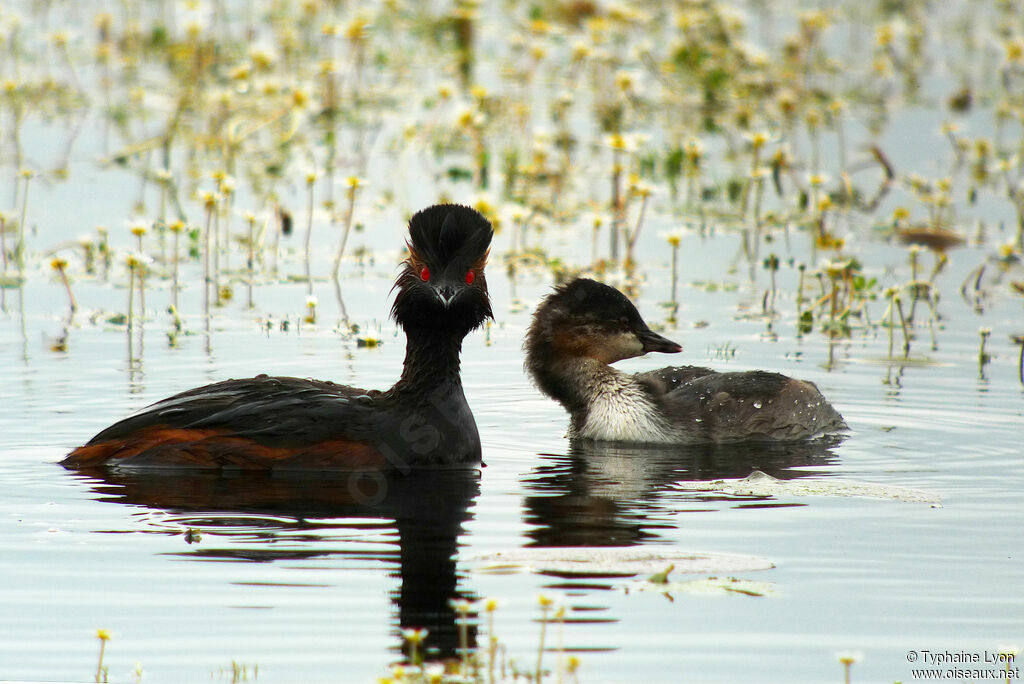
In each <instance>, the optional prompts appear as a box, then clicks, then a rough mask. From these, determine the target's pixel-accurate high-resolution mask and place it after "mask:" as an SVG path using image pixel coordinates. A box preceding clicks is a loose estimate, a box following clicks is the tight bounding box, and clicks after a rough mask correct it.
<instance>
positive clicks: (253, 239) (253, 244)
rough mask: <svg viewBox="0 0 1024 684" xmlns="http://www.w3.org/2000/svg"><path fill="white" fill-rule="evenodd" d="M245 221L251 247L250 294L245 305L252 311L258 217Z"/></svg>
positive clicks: (248, 258)
mask: <svg viewBox="0 0 1024 684" xmlns="http://www.w3.org/2000/svg"><path fill="white" fill-rule="evenodd" d="M245 220H246V222H247V223H248V224H249V239H248V247H249V249H248V255H247V257H246V268H247V270H248V271H249V274H248V275H249V279H248V280H249V282H248V283H247V290H248V292H247V295H246V299H245V304H246V306H247V307H249V308H250V309H251V308H253V303H252V284H253V280H254V279H255V277H256V274H255V270H254V269H255V265H256V256H255V250H256V237H255V235H254V233H255V232H256V230H255V229H256V217H255V216H253V215H252V214H249V215H247V216H246V218H245Z"/></svg>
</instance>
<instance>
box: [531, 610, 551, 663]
mask: <svg viewBox="0 0 1024 684" xmlns="http://www.w3.org/2000/svg"><path fill="white" fill-rule="evenodd" d="M549 607H550V604H545V603H544V602H543V601H542V602H541V606H540V643H539V644H538V645H537V667H536V669H535V671H534V675H533V681H535V682H539V681H541V675H542V674H543V672H544V671H543V670H542V669H541V666H542V665H543V664H544V635H545V633H546V632H547V626H548V608H549Z"/></svg>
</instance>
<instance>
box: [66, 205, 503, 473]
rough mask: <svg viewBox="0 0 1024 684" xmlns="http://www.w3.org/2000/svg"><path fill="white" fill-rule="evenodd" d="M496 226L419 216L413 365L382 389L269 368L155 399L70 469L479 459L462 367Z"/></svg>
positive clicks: (403, 286)
mask: <svg viewBox="0 0 1024 684" xmlns="http://www.w3.org/2000/svg"><path fill="white" fill-rule="evenodd" d="M491 236H492V231H491V226H490V224H489V223H488V222H487V220H486V219H484V218H483V216H481V215H480V214H478V213H477V212H475V211H473V210H472V209H469V208H467V207H463V206H459V205H453V204H442V205H437V206H433V207H429V208H427V209H424V210H423V211H420V212H419V213H417V214H416V215H415V216H413V217H412V219H411V220H410V221H409V243H408V247H409V257H408V258H407V259H406V260H405V262H404V263H403V266H402V271H401V273H400V274H399V276H398V279H397V281H396V282H395V288H396V289H397V290H398V292H397V294H396V296H395V301H394V305H393V306H392V308H391V315H392V317H393V318H394V319H395V321H397V322H398V324H399V325H400V326H401V327H402V328H403V329H404V330H405V334H406V338H407V342H406V352H405V366H404V369H403V371H402V376H401V378H400V379H399V380H398V382H397V383H395V385H394V386H393V387H392V388H391V389H389V390H387V391H384V392H381V391H377V390H369V391H368V390H364V389H358V388H355V387H348V386H345V385H337V384H335V383H333V382H327V381H322V380H305V379H299V378H287V377H268V376H266V375H259V376H256V377H254V378H248V379H245V380H225V381H223V382H218V383H215V384H212V385H207V386H205V387H199V388H196V389H192V390H188V391H186V392H182V393H181V394H177V395H175V396H173V397H170V398H168V399H164V400H163V401H160V402H157V403H156V404H153V405H152V406H149V407H148V408H145V409H143V410H142V411H141V412H139V413H137V414H135V415H133V416H131V417H129V418H126V419H124V420H122V421H120V422H118V423H115V424H114V425H112V426H111V427H108V428H107V429H106V430H103V431H102V432H100V433H99V434H98V435H96V436H95V437H93V438H92V440H90V441H89V443H88V444H86V445H85V446H82V447H79V448H77V449H75V450H74V451H72V452H71V453H70V454H69V455H68V456H67V458H65V459H64V461H63V465H65V466H67V467H69V468H91V467H102V466H114V467H132V468H134V467H157V468H161V467H186V468H241V469H274V470H277V469H304V470H308V469H352V468H355V469H400V470H404V469H406V468H409V467H414V466H422V465H454V464H464V463H472V462H476V461H479V460H480V437H479V434H478V433H477V428H476V422H475V421H474V419H473V414H472V412H471V411H470V409H469V405H468V404H467V403H466V397H465V395H464V394H463V391H462V381H461V379H460V376H459V354H460V351H461V349H462V340H463V338H464V337H465V336H466V335H467V334H468V333H469V332H470V331H472V330H474V329H475V328H477V327H479V326H480V325H481V324H482V323H483V322H484V321H485V320H486V319H488V318H491V317H492V315H491V304H490V299H489V298H488V294H487V280H486V279H485V277H484V265H485V263H486V261H487V253H488V249H489V246H490V243H491Z"/></svg>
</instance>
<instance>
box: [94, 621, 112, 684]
mask: <svg viewBox="0 0 1024 684" xmlns="http://www.w3.org/2000/svg"><path fill="white" fill-rule="evenodd" d="M96 636H97V637H98V638H99V640H100V657H99V661H98V662H97V663H96V681H97V682H102V681H104V680H105V679H106V677H104V669H105V668H104V667H103V654H104V653H105V652H106V650H107V641H109V640H110V634H109V633H108V632H107V631H106V630H104V629H100V630H97V631H96Z"/></svg>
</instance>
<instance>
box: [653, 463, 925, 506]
mask: <svg viewBox="0 0 1024 684" xmlns="http://www.w3.org/2000/svg"><path fill="white" fill-rule="evenodd" d="M672 488H673V489H676V490H679V491H688V492H721V493H723V494H730V495H733V496H755V497H778V496H855V497H863V498H869V499H890V500H893V501H903V502H906V503H926V504H931V505H932V507H941V502H942V499H941V497H939V495H938V494H933V493H931V492H926V491H923V490H920V489H909V488H906V487H894V486H891V485H880V484H873V483H870V482H852V481H849V480H839V479H834V480H833V479H822V478H809V477H802V478H799V479H795V480H779V479H777V478H774V477H772V476H771V475H768V474H767V473H763V472H761V471H760V470H755V471H754V472H752V473H751V474H750V475H748V476H747V477H744V478H742V479H738V480H703V481H693V482H691V481H681V482H676V483H674V484H673V485H672Z"/></svg>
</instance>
